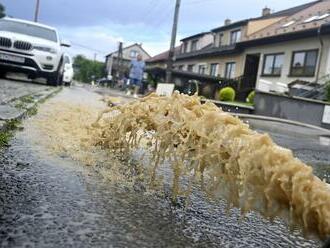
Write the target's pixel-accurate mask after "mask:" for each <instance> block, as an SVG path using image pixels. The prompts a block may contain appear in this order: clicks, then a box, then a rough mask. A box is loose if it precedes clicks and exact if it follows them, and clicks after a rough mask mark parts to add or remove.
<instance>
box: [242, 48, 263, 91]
mask: <svg viewBox="0 0 330 248" xmlns="http://www.w3.org/2000/svg"><path fill="white" fill-rule="evenodd" d="M259 61H260V54H248V55H246V60H245V69H244V86H245V87H249V88H255V86H256V82H257V77H258V70H259Z"/></svg>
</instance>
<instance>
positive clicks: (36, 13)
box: [34, 0, 40, 22]
mask: <svg viewBox="0 0 330 248" xmlns="http://www.w3.org/2000/svg"><path fill="white" fill-rule="evenodd" d="M39 4H40V0H36V9H35V12H34V21H35V22H38V16H39Z"/></svg>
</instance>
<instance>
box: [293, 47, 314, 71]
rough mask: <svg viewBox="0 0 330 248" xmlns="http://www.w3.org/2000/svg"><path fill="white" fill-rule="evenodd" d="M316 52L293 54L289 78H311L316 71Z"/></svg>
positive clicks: (308, 51)
mask: <svg viewBox="0 0 330 248" xmlns="http://www.w3.org/2000/svg"><path fill="white" fill-rule="evenodd" d="M317 56H318V50H307V51H297V52H293V55H292V62H291V73H290V75H291V76H297V77H313V76H314V74H315V71H316V64H317Z"/></svg>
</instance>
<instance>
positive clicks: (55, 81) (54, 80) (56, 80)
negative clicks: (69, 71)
mask: <svg viewBox="0 0 330 248" xmlns="http://www.w3.org/2000/svg"><path fill="white" fill-rule="evenodd" d="M62 78H63V76H62V75H61V74H60V73H59V72H54V73H52V74H50V75H49V76H48V77H47V84H48V85H51V86H60V85H62Z"/></svg>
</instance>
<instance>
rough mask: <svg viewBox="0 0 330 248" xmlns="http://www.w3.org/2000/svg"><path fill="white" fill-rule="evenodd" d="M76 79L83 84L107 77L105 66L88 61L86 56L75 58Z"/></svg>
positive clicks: (97, 62)
mask: <svg viewBox="0 0 330 248" xmlns="http://www.w3.org/2000/svg"><path fill="white" fill-rule="evenodd" d="M73 67H74V69H75V75H74V79H75V80H77V81H80V82H83V83H90V82H91V81H92V80H93V77H94V78H95V79H97V78H102V77H104V76H105V64H104V63H102V62H99V61H93V60H90V59H87V58H86V57H85V56H84V55H77V56H76V57H74V62H73Z"/></svg>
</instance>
